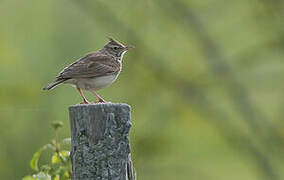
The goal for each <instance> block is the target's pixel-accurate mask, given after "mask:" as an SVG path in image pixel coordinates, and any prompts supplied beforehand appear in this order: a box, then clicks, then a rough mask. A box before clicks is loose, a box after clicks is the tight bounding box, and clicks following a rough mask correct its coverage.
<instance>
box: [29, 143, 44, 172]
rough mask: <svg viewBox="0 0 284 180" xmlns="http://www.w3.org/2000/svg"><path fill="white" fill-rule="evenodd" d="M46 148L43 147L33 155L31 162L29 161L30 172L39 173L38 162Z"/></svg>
mask: <svg viewBox="0 0 284 180" xmlns="http://www.w3.org/2000/svg"><path fill="white" fill-rule="evenodd" d="M46 147H47V146H43V147H42V148H40V149H39V150H38V151H37V152H35V153H34V155H33V158H32V160H31V161H30V167H31V168H32V170H35V171H39V168H38V160H39V157H40V155H41V153H42V151H43V150H45V149H46Z"/></svg>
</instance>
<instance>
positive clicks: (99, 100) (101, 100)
mask: <svg viewBox="0 0 284 180" xmlns="http://www.w3.org/2000/svg"><path fill="white" fill-rule="evenodd" d="M94 103H95V104H97V103H110V102H108V101H105V100H104V99H98V100H97V101H96V102H94Z"/></svg>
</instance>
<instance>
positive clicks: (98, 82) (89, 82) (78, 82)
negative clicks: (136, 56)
mask: <svg viewBox="0 0 284 180" xmlns="http://www.w3.org/2000/svg"><path fill="white" fill-rule="evenodd" d="M117 76H118V74H117V75H109V76H102V77H95V78H77V79H70V80H68V81H65V83H68V84H73V85H75V86H77V87H79V88H80V89H83V90H89V91H96V90H100V89H102V88H105V87H107V86H109V85H111V84H112V83H113V82H114V81H115V80H116V78H117Z"/></svg>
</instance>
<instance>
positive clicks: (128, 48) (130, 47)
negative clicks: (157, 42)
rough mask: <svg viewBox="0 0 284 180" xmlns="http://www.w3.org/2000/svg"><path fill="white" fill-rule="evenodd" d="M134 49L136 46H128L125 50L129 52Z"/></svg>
mask: <svg viewBox="0 0 284 180" xmlns="http://www.w3.org/2000/svg"><path fill="white" fill-rule="evenodd" d="M133 48H135V46H126V47H125V50H126V51H128V50H130V49H133Z"/></svg>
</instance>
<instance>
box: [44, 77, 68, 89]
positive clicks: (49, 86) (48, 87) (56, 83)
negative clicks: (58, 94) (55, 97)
mask: <svg viewBox="0 0 284 180" xmlns="http://www.w3.org/2000/svg"><path fill="white" fill-rule="evenodd" d="M66 80H67V79H61V80H56V81H54V82H52V83H50V84H49V85H47V86H46V87H44V88H43V90H50V89H53V88H55V87H56V86H57V85H59V84H61V83H63V82H64V81H66Z"/></svg>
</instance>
